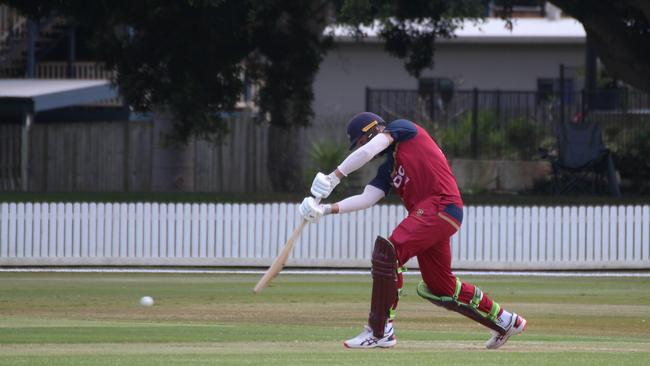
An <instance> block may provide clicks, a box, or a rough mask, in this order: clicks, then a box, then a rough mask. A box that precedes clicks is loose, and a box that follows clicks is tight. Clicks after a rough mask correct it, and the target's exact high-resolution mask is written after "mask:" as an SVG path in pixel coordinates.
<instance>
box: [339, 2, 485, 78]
mask: <svg viewBox="0 0 650 366" xmlns="http://www.w3.org/2000/svg"><path fill="white" fill-rule="evenodd" d="M488 3H489V1H484V0H457V1H426V0H418V1H393V0H346V1H343V2H342V6H341V9H340V12H339V16H338V18H337V20H338V21H339V22H341V23H344V24H348V25H351V26H353V27H356V29H355V30H356V33H357V35H359V36H361V35H362V32H361V30H360V28H359V26H361V25H366V26H368V25H379V27H380V28H379V29H380V31H379V36H380V37H381V38H383V39H384V40H385V41H386V44H385V50H386V51H387V52H388V53H390V54H391V55H394V56H396V57H399V58H402V59H406V61H405V67H406V70H407V71H408V72H409V74H411V75H414V76H418V75H419V74H420V72H421V71H422V70H423V69H425V68H427V67H432V66H433V56H434V51H435V48H434V43H435V40H436V39H439V38H450V37H453V34H454V31H455V30H456V29H457V28H458V27H459V26H461V25H462V23H463V21H464V20H465V19H471V20H475V21H478V20H479V19H481V18H482V17H483V16H484V15H485V9H486V7H487V5H488Z"/></svg>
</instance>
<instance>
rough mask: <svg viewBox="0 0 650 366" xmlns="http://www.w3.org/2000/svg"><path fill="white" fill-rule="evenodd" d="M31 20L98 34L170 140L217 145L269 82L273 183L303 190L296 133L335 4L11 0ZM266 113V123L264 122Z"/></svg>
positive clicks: (134, 100)
mask: <svg viewBox="0 0 650 366" xmlns="http://www.w3.org/2000/svg"><path fill="white" fill-rule="evenodd" d="M1 2H2V3H6V4H8V5H10V6H12V7H14V8H16V9H18V10H20V11H22V12H23V13H25V14H26V15H27V16H29V17H32V18H35V19H39V18H44V17H47V16H49V15H51V14H52V13H56V14H58V15H60V16H64V17H66V18H67V19H69V21H70V22H72V23H73V24H77V25H80V26H83V27H84V29H90V30H91V33H92V34H91V38H92V41H93V43H94V47H93V48H94V50H95V52H96V55H97V58H98V60H101V61H104V62H105V63H106V65H107V67H108V68H111V69H115V70H116V71H117V79H116V80H115V83H116V85H117V86H118V88H119V90H120V93H121V94H122V96H123V97H124V99H125V100H126V102H127V103H128V104H129V105H130V106H132V107H133V108H134V109H135V110H137V111H150V110H151V109H152V108H155V107H161V106H164V107H165V109H167V110H169V111H170V112H171V114H172V116H173V117H174V120H175V121H176V122H175V124H174V129H173V133H172V134H171V137H173V138H174V140H176V141H179V142H186V141H187V140H188V138H189V137H190V136H192V135H198V136H201V137H205V138H211V139H215V140H216V139H218V138H219V137H220V136H222V135H223V134H224V133H227V128H226V123H225V120H224V118H223V115H224V112H230V111H232V110H233V109H234V106H235V103H236V102H237V100H238V98H239V96H240V94H241V92H242V89H243V77H242V76H243V75H244V74H246V79H248V80H249V81H251V82H253V83H255V82H259V84H260V85H262V87H261V90H260V95H259V105H260V107H261V113H260V116H261V117H263V118H261V119H268V121H267V122H270V125H271V128H270V134H269V139H270V143H269V161H270V162H271V164H272V166H270V167H269V173H270V179H271V182H272V185H273V187H274V188H275V189H276V190H277V191H296V190H298V189H299V188H302V172H301V171H300V169H299V167H300V164H299V163H298V158H299V157H298V156H297V155H296V151H299V149H298V147H299V143H300V142H299V140H298V136H299V134H298V128H299V127H302V126H306V125H308V124H309V121H310V119H311V118H312V116H313V113H312V110H311V101H312V99H313V93H312V83H313V80H314V77H315V75H316V72H317V71H318V65H319V64H320V62H321V60H322V57H323V55H324V53H325V51H326V49H327V47H328V45H329V44H330V38H329V37H327V36H325V35H324V34H323V30H324V28H325V26H326V25H327V19H326V17H327V15H328V14H329V11H330V7H331V6H332V4H331V3H330V2H327V1H290V2H288V1H281V0H230V1H228V0H225V1H224V0H186V1H172V2H159V1H154V0H138V1H125V0H115V1H114V0H97V1H93V2H92V3H88V2H87V1H83V0H3V1H1ZM267 116H268V118H266V117H267Z"/></svg>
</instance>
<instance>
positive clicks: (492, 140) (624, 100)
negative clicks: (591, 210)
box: [366, 89, 650, 160]
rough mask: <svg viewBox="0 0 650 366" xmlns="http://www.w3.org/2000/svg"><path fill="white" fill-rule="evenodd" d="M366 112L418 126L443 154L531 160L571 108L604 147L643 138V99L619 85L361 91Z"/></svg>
mask: <svg viewBox="0 0 650 366" xmlns="http://www.w3.org/2000/svg"><path fill="white" fill-rule="evenodd" d="M366 104H367V105H366V109H367V110H369V111H373V112H375V113H378V114H380V115H382V116H385V117H386V118H388V119H393V118H407V119H411V120H414V121H417V122H419V123H421V124H422V125H424V126H425V127H426V128H427V129H428V130H429V131H430V132H432V134H433V135H434V136H435V138H436V139H437V140H438V142H439V143H440V144H441V145H442V147H443V148H444V149H445V151H446V153H447V154H448V156H449V157H452V158H454V157H460V158H482V159H517V160H530V159H533V158H535V157H536V156H537V155H538V153H537V151H538V148H539V147H544V148H550V147H553V146H554V144H555V143H556V132H555V131H556V124H557V123H559V122H560V121H565V122H567V121H570V120H571V119H572V118H574V116H576V114H577V113H578V112H582V113H585V112H587V113H586V116H587V117H586V119H585V121H587V122H589V121H594V122H598V123H600V124H601V126H602V128H603V132H604V141H605V145H606V146H607V147H608V148H609V149H610V150H612V151H614V152H619V153H627V152H629V151H635V150H636V149H637V148H638V145H640V144H643V141H645V140H647V139H650V96H649V95H648V94H643V93H639V92H634V91H629V90H626V89H617V90H598V91H594V92H590V93H587V92H585V91H582V92H566V93H561V92H560V93H545V92H528V91H499V90H488V91H486V90H477V89H474V90H469V91H468V90H460V91H454V92H447V93H444V92H439V93H436V92H431V93H428V92H422V91H417V90H385V89H367V90H366Z"/></svg>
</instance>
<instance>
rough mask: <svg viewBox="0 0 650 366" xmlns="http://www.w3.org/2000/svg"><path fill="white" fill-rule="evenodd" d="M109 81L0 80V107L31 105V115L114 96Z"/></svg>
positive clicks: (115, 95) (114, 91) (114, 93)
mask: <svg viewBox="0 0 650 366" xmlns="http://www.w3.org/2000/svg"><path fill="white" fill-rule="evenodd" d="M118 96H119V95H118V92H117V90H115V88H114V87H113V86H112V85H111V83H110V81H109V80H51V79H0V106H1V107H5V108H10V109H11V108H12V107H13V106H14V105H17V104H20V105H24V104H25V103H30V102H31V104H32V108H31V109H32V112H41V111H46V110H50V109H56V108H63V107H71V106H76V105H81V104H88V103H93V102H98V101H103V100H107V99H112V98H116V97H118Z"/></svg>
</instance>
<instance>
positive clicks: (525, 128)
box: [505, 117, 541, 159]
mask: <svg viewBox="0 0 650 366" xmlns="http://www.w3.org/2000/svg"><path fill="white" fill-rule="evenodd" d="M505 137H506V142H507V146H508V148H509V149H510V150H511V151H510V154H511V157H512V158H515V159H530V158H531V157H533V156H534V155H535V154H536V153H537V149H538V148H539V147H540V146H541V143H540V142H541V141H540V134H539V133H538V127H537V124H536V123H535V122H534V121H530V120H528V119H527V118H524V117H519V118H514V119H512V120H510V121H508V124H507V125H506V130H505Z"/></svg>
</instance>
